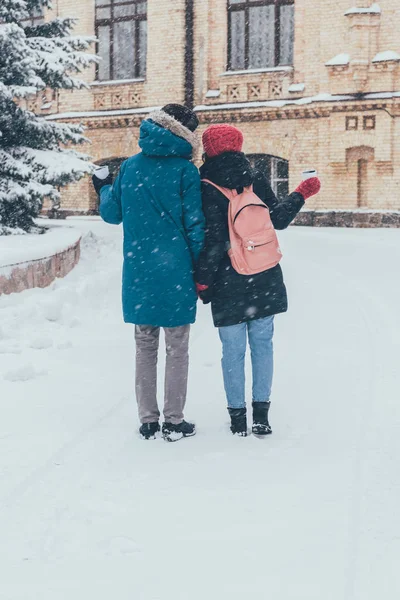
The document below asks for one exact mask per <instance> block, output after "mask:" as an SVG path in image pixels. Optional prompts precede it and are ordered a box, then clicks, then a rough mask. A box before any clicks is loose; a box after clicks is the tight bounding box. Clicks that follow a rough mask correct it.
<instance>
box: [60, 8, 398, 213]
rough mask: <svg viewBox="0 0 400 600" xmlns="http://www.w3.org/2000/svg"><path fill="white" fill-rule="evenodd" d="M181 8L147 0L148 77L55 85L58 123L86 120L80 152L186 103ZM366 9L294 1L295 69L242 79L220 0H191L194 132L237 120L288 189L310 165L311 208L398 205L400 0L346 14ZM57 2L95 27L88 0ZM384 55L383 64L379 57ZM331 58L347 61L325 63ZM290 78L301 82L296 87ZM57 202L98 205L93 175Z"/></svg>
mask: <svg viewBox="0 0 400 600" xmlns="http://www.w3.org/2000/svg"><path fill="white" fill-rule="evenodd" d="M185 4H186V2H185V0H174V1H172V2H171V0H148V2H147V5H148V58H147V73H146V78H145V80H140V81H133V82H132V81H131V82H127V83H121V82H119V83H115V84H113V83H112V82H111V83H110V82H106V83H99V82H95V72H94V69H91V70H90V71H88V72H86V73H85V78H86V80H87V81H88V83H90V84H91V86H90V89H89V90H85V91H81V92H80V91H74V92H62V93H60V94H59V96H58V97H57V101H56V102H54V104H53V108H52V109H50V112H53V113H55V114H56V115H57V114H59V115H60V117H59V118H60V120H64V121H67V122H68V121H70V122H71V121H74V122H83V123H84V125H86V127H87V136H88V137H89V138H90V140H91V145H90V146H88V147H87V148H86V150H87V151H88V152H89V153H90V154H91V155H92V156H93V160H94V161H98V162H101V161H104V160H107V159H111V158H118V157H127V156H130V155H132V154H134V153H136V152H137V151H138V146H137V141H138V129H139V126H140V122H141V120H142V119H143V118H145V117H146V114H147V113H148V109H149V108H150V107H155V106H161V105H163V104H165V103H168V102H184V97H185V89H184V87H185ZM372 4H373V2H372V0H371V1H370V0H366V1H363V0H336V1H335V2H327V1H326V0H296V1H295V51H294V64H293V68H288V67H285V68H275V69H272V70H270V71H267V72H265V71H264V72H247V73H246V72H245V73H240V74H239V73H235V72H230V73H227V38H228V15H227V2H226V0H193V5H194V14H195V35H194V38H195V40H194V57H195V59H194V71H195V72H194V81H195V105H196V110H197V112H198V116H199V118H200V121H201V131H202V130H203V129H204V128H205V127H206V126H207V125H208V124H210V123H221V122H230V123H235V124H238V126H239V127H240V128H241V129H242V130H243V133H244V135H245V151H246V152H248V153H265V154H270V155H273V156H277V157H281V158H284V159H286V160H288V161H289V169H290V187H291V188H293V187H294V186H296V185H297V184H298V182H299V180H300V177H301V171H302V170H304V169H307V168H316V169H317V170H318V171H319V174H320V176H321V179H322V181H323V191H322V192H321V194H319V195H318V196H317V197H316V198H314V199H312V200H310V202H309V207H310V208H311V209H335V210H336V209H352V208H357V207H362V208H370V209H388V210H399V209H400V37H399V36H398V30H399V29H400V10H399V0H382V1H381V2H380V3H379V6H380V8H381V12H370V13H369V12H365V11H364V12H360V13H357V12H355V13H354V12H353V13H352V14H348V15H346V14H345V13H346V12H347V11H348V10H349V9H351V8H352V7H354V6H356V7H358V8H361V9H362V8H364V9H365V8H369V7H371V6H372ZM53 6H54V8H53V11H57V14H58V15H61V16H75V17H77V18H78V19H79V22H78V25H77V33H84V34H89V35H93V34H94V31H95V29H94V19H95V10H94V8H95V0H58V1H57V2H53ZM387 51H392V53H391V54H390V55H387V54H386V55H385V56H384V58H385V57H386V58H387V59H388V60H379V61H376V60H375V61H374V58H376V56H377V55H379V53H383V52H387ZM338 54H346V55H348V61H345V63H344V64H336V65H327V64H326V63H327V62H329V61H331V59H333V58H334V57H335V56H337V55H338ZM342 62H343V61H342ZM293 84H303V85H304V89H302V88H301V91H291V89H292V88H291V86H292V85H293ZM297 89H298V88H297ZM210 90H213V91H214V94H213V95H211V96H210V94H208V92H209V91H210ZM396 94H397V95H396ZM296 100H297V103H293V102H294V101H296ZM115 111H119V113H118V112H117V114H115ZM121 111H125V113H124V114H120V113H121ZM74 112H77V113H78V114H76V115H74V114H73V113H74ZM71 113H72V114H71ZM54 116H55V115H53V117H54ZM196 160H200V156H197V157H196ZM62 209H64V210H65V211H72V212H88V211H95V210H96V198H95V197H93V194H91V193H90V185H89V182H88V180H83V181H81V182H80V183H79V184H77V185H74V186H70V187H69V188H68V189H66V190H65V191H64V192H63V200H62Z"/></svg>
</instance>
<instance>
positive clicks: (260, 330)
mask: <svg viewBox="0 0 400 600" xmlns="http://www.w3.org/2000/svg"><path fill="white" fill-rule="evenodd" d="M203 144H204V149H205V156H204V164H203V166H202V167H201V169H200V174H201V179H202V180H203V183H202V198H203V211H204V214H205V217H206V241H205V246H204V249H203V251H202V253H201V255H200V260H199V263H198V268H197V279H196V280H197V284H198V285H197V287H198V293H199V296H200V298H201V299H202V300H203V302H204V303H205V304H207V303H209V302H211V307H212V314H213V319H214V324H215V326H216V327H218V328H219V333H220V337H221V341H222V345H223V358H222V368H223V375H224V384H225V390H226V395H227V400H228V410H229V412H230V415H231V420H232V426H231V430H232V432H233V433H234V434H238V435H242V436H245V435H247V420H246V402H245V353H246V346H247V336H248V338H249V344H250V348H251V355H252V367H253V432H254V433H255V434H258V435H267V434H269V433H271V432H272V430H271V427H270V425H269V422H268V411H269V407H270V393H271V386H272V376H273V346H272V338H273V330H274V325H273V321H274V315H277V314H279V313H284V312H286V311H287V308H288V301H287V294H286V288H285V284H284V280H283V274H282V269H281V267H280V265H279V264H278V265H277V266H275V267H273V268H271V269H269V270H267V271H264V272H262V273H258V274H256V275H250V276H247V275H241V274H239V273H238V272H236V271H235V270H234V268H233V267H232V264H231V260H230V258H229V256H228V250H229V247H230V246H229V242H230V238H229V226H228V207H229V200H228V199H227V198H226V196H225V195H224V194H223V193H222V192H221V191H220V190H218V189H217V188H216V187H214V186H213V185H212V184H211V183H206V182H204V180H205V179H207V180H209V181H211V182H212V183H214V184H216V185H218V186H220V187H223V188H228V189H230V190H233V189H236V190H237V191H238V192H239V193H240V192H242V191H243V189H244V188H245V187H248V186H250V185H253V190H254V192H255V193H256V195H257V196H258V197H259V198H260V199H261V200H262V201H263V202H264V203H265V204H266V206H267V207H268V209H269V211H270V217H271V221H272V224H273V226H274V227H275V229H278V230H281V229H286V227H288V226H289V225H290V223H291V222H292V221H293V219H294V218H295V217H296V215H297V214H298V212H299V211H300V210H301V208H302V207H303V205H304V202H305V200H306V199H307V198H309V197H311V196H313V195H314V194H316V193H318V191H319V189H320V186H321V184H320V181H319V179H318V178H317V177H314V178H311V179H308V180H306V181H303V182H302V184H301V185H300V186H299V187H298V188H297V189H296V190H295V191H294V192H293V193H292V194H290V195H289V196H288V197H287V198H286V199H285V200H283V201H281V202H280V201H278V199H277V198H276V196H275V194H274V192H273V191H272V189H271V186H270V185H269V183H268V181H267V179H266V177H265V175H264V174H263V173H261V172H259V171H257V170H254V169H253V168H252V166H251V165H250V162H249V160H248V159H247V158H246V156H245V155H244V154H243V153H242V152H241V150H242V146H243V135H242V133H241V131H240V130H239V129H237V128H236V127H233V126H231V125H211V126H210V127H209V128H208V129H207V130H206V131H205V132H204V135H203Z"/></svg>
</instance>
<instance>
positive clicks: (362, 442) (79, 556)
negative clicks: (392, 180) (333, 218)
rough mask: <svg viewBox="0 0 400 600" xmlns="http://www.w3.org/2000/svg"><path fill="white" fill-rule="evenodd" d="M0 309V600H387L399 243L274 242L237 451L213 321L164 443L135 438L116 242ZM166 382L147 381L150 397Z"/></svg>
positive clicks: (397, 494) (392, 592)
mask: <svg viewBox="0 0 400 600" xmlns="http://www.w3.org/2000/svg"><path fill="white" fill-rule="evenodd" d="M76 225H77V226H78V227H79V228H80V229H82V230H84V231H88V230H92V231H93V232H94V236H92V237H89V238H86V239H85V243H84V251H83V258H82V261H81V263H80V265H79V266H78V267H77V268H76V269H75V271H74V272H73V273H71V274H70V275H69V276H68V277H67V278H66V279H65V280H63V281H58V282H56V283H55V284H54V285H53V286H52V287H51V288H50V289H48V290H44V291H43V290H32V291H28V292H25V293H23V294H20V295H15V296H10V297H1V298H0V364H1V369H0V414H1V422H0V423H1V425H0V474H1V476H0V532H1V537H0V565H1V568H0V571H1V577H0V598H1V600H17V599H18V600H33V599H36V598H38V599H40V600H71V599H72V598H74V599H76V600H92V599H96V600H103V599H104V600H109V599H110V598H115V599H116V600H181V599H182V600H183V599H189V600H200V599H201V600H204V599H205V598H206V599H207V600H224V599H225V598H227V599H228V598H229V600H236V599H239V598H240V599H242V598H245V597H250V596H257V597H258V598H260V599H262V600H264V599H267V598H271V599H272V600H299V599H301V600H303V599H304V600H377V599H379V600H394V599H395V598H398V597H399V594H400V572H399V569H398V560H399V556H400V513H399V509H398V507H399V503H400V477H399V459H400V403H399V359H400V343H399V331H400V310H399V292H400V283H399V277H398V273H399V264H400V233H399V231H397V230H374V231H371V230H369V231H365V230H317V229H302V228H292V229H290V230H289V231H287V232H284V233H283V234H282V235H281V239H282V242H283V247H284V251H285V256H286V257H285V261H284V270H285V274H286V280H287V284H288V287H289V293H290V300H291V310H290V312H289V313H288V315H286V316H282V317H279V318H278V319H277V327H276V354H277V360H276V365H277V371H276V380H275V388H274V409H273V412H272V423H273V426H274V435H273V436H272V437H271V438H270V439H268V440H264V441H260V440H258V439H255V438H253V437H249V438H247V439H240V438H233V437H232V436H231V435H230V434H229V433H228V430H227V418H226V417H227V415H226V409H225V401H224V395H223V389H222V381H221V375H220V367H219V357H220V348H219V341H218V339H217V334H216V332H215V330H214V329H213V327H212V325H211V320H210V316H209V312H208V310H207V309H204V308H202V309H201V311H200V315H199V321H198V324H197V325H196V327H195V328H194V329H193V336H192V369H191V381H190V394H189V397H190V399H189V404H188V409H187V416H188V417H189V418H193V419H195V420H196V423H197V425H198V435H197V437H195V438H193V439H188V440H184V441H182V442H179V443H177V444H166V443H164V442H163V441H162V440H158V441H156V442H143V441H141V440H140V439H139V438H138V437H137V434H136V430H137V425H138V424H137V417H136V407H135V402H134V398H133V393H132V382H133V341H132V330H131V327H129V326H125V325H124V324H123V323H122V322H121V312H120V302H119V295H120V289H119V282H120V229H118V228H113V227H109V226H106V225H104V224H102V223H100V222H96V221H83V220H81V221H76ZM160 383H161V382H160Z"/></svg>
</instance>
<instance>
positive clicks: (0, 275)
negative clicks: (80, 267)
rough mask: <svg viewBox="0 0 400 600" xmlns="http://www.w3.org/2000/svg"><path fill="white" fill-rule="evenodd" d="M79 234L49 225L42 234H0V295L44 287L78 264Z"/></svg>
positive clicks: (71, 229) (65, 228)
mask: <svg viewBox="0 0 400 600" xmlns="http://www.w3.org/2000/svg"><path fill="white" fill-rule="evenodd" d="M80 240H81V233H80V232H79V231H77V230H76V229H73V228H71V227H59V226H53V225H52V226H51V227H50V228H49V231H48V232H47V233H45V234H43V235H16V236H5V237H0V295H1V294H11V293H15V292H22V291H24V290H26V289H31V288H34V287H47V286H48V285H50V284H51V283H52V282H53V281H54V280H55V279H56V278H58V277H65V276H66V275H67V274H68V273H69V272H70V271H71V270H72V269H73V268H74V266H75V265H76V264H77V263H78V261H79V257H80Z"/></svg>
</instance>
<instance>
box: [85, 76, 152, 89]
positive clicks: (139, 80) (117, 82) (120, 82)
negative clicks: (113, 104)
mask: <svg viewBox="0 0 400 600" xmlns="http://www.w3.org/2000/svg"><path fill="white" fill-rule="evenodd" d="M144 81H145V79H144V78H143V77H137V78H136V79H111V80H110V81H92V83H91V84H90V87H101V86H103V85H128V84H130V83H143V82H144Z"/></svg>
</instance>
